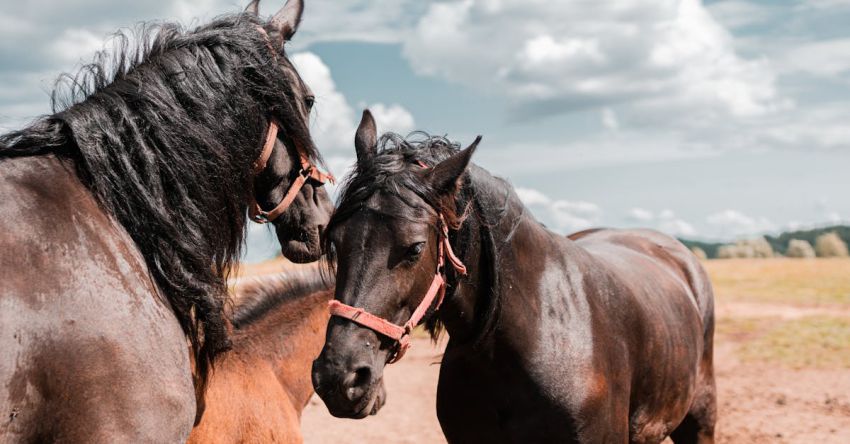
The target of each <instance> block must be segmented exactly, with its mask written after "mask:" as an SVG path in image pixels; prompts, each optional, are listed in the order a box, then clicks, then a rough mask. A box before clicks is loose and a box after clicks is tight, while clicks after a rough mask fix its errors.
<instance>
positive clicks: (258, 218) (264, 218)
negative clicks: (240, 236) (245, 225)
mask: <svg viewBox="0 0 850 444" xmlns="http://www.w3.org/2000/svg"><path fill="white" fill-rule="evenodd" d="M251 220H252V221H254V222H255V223H258V224H267V223H269V222H271V221H270V220H269V217H268V215H267V213H266V212H265V211H263V212H260V213H257V214H255V215H254V216H253V217H252V218H251Z"/></svg>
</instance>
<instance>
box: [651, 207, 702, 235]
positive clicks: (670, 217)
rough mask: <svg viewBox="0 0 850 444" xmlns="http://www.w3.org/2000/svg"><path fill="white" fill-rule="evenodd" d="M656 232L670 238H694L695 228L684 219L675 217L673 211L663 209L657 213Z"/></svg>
mask: <svg viewBox="0 0 850 444" xmlns="http://www.w3.org/2000/svg"><path fill="white" fill-rule="evenodd" d="M656 228H657V229H658V231H661V232H663V233H667V234H669V235H670V236H686V237H687V236H695V235H696V234H697V230H696V228H694V226H693V225H691V224H690V223H689V222H687V221H685V220H684V219H680V218H678V217H676V213H675V212H673V210H670V209H665V210H662V211H661V212H660V213H658V225H657V226H656Z"/></svg>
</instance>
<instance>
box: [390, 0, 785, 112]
mask: <svg viewBox="0 0 850 444" xmlns="http://www.w3.org/2000/svg"><path fill="white" fill-rule="evenodd" d="M585 5H586V3H583V2H569V3H567V4H565V2H552V1H543V0H537V1H528V0H502V1H489V0H465V1H461V2H454V3H433V4H431V5H430V6H429V9H428V11H427V13H426V14H425V15H424V16H423V17H422V19H421V20H420V21H419V24H418V25H417V27H416V30H415V31H414V32H413V33H412V34H411V35H410V36H409V37H408V39H407V40H406V41H405V45H404V52H405V55H406V57H407V58H408V60H409V61H410V62H411V64H412V66H413V67H414V69H416V70H417V71H418V72H420V73H422V74H427V75H436V76H440V77H443V78H446V79H448V80H450V81H454V82H459V83H463V84H466V85H469V86H472V87H476V88H479V89H483V90H486V91H497V92H504V93H505V94H507V95H508V96H510V97H513V98H514V99H515V100H516V101H518V102H529V101H530V102H534V101H549V102H557V103H560V104H562V106H561V108H564V109H570V108H576V107H581V106H582V104H585V105H586V104H591V103H597V104H614V103H621V102H637V101H649V102H652V104H653V105H654V106H656V107H657V106H665V107H668V109H669V108H670V107H672V108H674V109H683V108H688V109H689V110H690V112H691V115H694V114H696V113H704V114H718V113H720V114H727V115H733V116H756V115H762V114H765V113H768V112H770V111H772V110H774V109H776V108H777V107H778V105H779V103H780V101H779V100H778V99H779V98H778V95H777V92H776V89H775V85H774V83H775V81H774V74H773V72H772V71H771V68H770V66H769V64H767V63H766V62H765V61H763V60H748V59H745V58H743V57H741V56H740V55H738V54H737V53H736V52H735V49H734V45H733V40H732V37H731V35H730V34H729V33H728V32H727V31H726V30H725V29H724V28H723V27H722V26H721V25H720V24H719V23H717V21H715V20H714V19H713V18H712V16H711V15H710V14H709V13H708V12H707V11H706V9H705V8H704V7H703V5H702V3H701V2H700V1H699V0H678V1H664V2H659V1H655V0H643V1H633V2H597V3H594V4H593V6H592V7H585ZM545 112H551V109H546V111H545Z"/></svg>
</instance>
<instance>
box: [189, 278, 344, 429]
mask: <svg viewBox="0 0 850 444" xmlns="http://www.w3.org/2000/svg"><path fill="white" fill-rule="evenodd" d="M330 288H331V286H330V285H329V284H328V283H327V281H326V280H324V279H322V275H321V273H320V271H319V269H318V267H311V268H301V269H297V270H290V271H285V272H282V273H279V274H273V275H266V276H259V277H256V278H247V279H245V280H244V281H240V283H239V284H238V285H237V286H236V289H235V292H236V296H235V302H234V303H235V307H234V309H233V313H232V314H231V315H230V316H229V317H230V319H231V321H232V323H233V326H234V330H233V335H232V336H233V348H232V349H231V350H229V351H227V352H225V353H224V354H223V355H222V357H221V359H220V360H219V362H218V363H217V364H216V367H215V371H214V372H213V373H212V375H210V382H209V385H208V387H207V409H206V413H204V417H203V418H202V419H201V422H200V424H198V426H197V427H195V429H194V430H192V434H191V435H190V436H189V442H190V443H198V444H212V443H222V444H224V443H236V442H256V443H260V442H277V443H292V444H295V443H300V442H302V441H303V440H302V438H301V430H300V422H301V410H303V409H304V407H305V406H306V405H307V401H308V400H309V399H310V397H311V396H312V395H313V386H312V385H311V383H310V365H311V364H312V362H313V359H315V358H316V356H318V354H319V351H321V349H322V345H323V344H324V340H325V336H324V331H325V326H326V325H327V322H328V308H327V303H328V300H330V299H331V298H332V297H333V291H332V290H331V289H330Z"/></svg>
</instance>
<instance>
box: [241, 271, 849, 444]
mask: <svg viewBox="0 0 850 444" xmlns="http://www.w3.org/2000/svg"><path fill="white" fill-rule="evenodd" d="M705 266H706V268H707V270H708V272H709V274H710V275H711V279H712V282H713V283H714V287H715V295H716V299H717V307H716V313H717V334H716V338H715V343H716V345H715V354H716V357H715V367H716V373H717V381H718V382H717V383H718V401H719V416H720V420H719V423H718V434H717V435H718V436H717V438H718V442H720V443H789V444H790V443H814V442H817V443H818V444H832V443H835V444H846V443H848V442H850V260H848V259H810V260H806V259H731V260H713V261H707V262H705ZM267 268H268V267H267ZM246 271H250V270H246ZM265 271H267V270H264V271H263V272H265ZM439 359H440V347H439V346H437V347H434V346H432V345H431V344H430V343H429V342H428V341H427V340H426V339H418V340H417V341H416V343H415V345H414V348H413V349H412V350H411V352H410V353H409V354H408V356H407V357H405V359H404V360H402V361H401V362H400V363H398V364H395V365H393V366H390V367H389V368H388V369H387V371H386V375H385V378H386V384H387V390H388V394H389V397H388V401H387V405H386V406H385V407H384V408H383V410H381V412H380V413H379V414H378V415H377V416H375V417H370V418H367V419H365V420H361V421H353V420H341V419H336V418H332V417H331V416H330V415H328V413H327V410H326V409H325V407H324V405H322V404H321V402H320V401H318V400H316V399H315V398H314V400H313V401H312V402H311V403H310V405H309V406H308V407H307V409H306V410H305V412H304V416H303V419H302V428H303V430H304V435H305V441H306V442H307V443H308V444H310V443H316V444H322V443H337V442H386V443H405V442H411V443H413V442H416V443H439V442H444V441H443V439H442V434H441V433H440V430H439V424H438V423H437V420H436V415H435V413H434V405H435V404H434V392H435V387H436V383H437V374H438V371H439V366H438V365H437V364H435V363H437V362H439Z"/></svg>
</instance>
